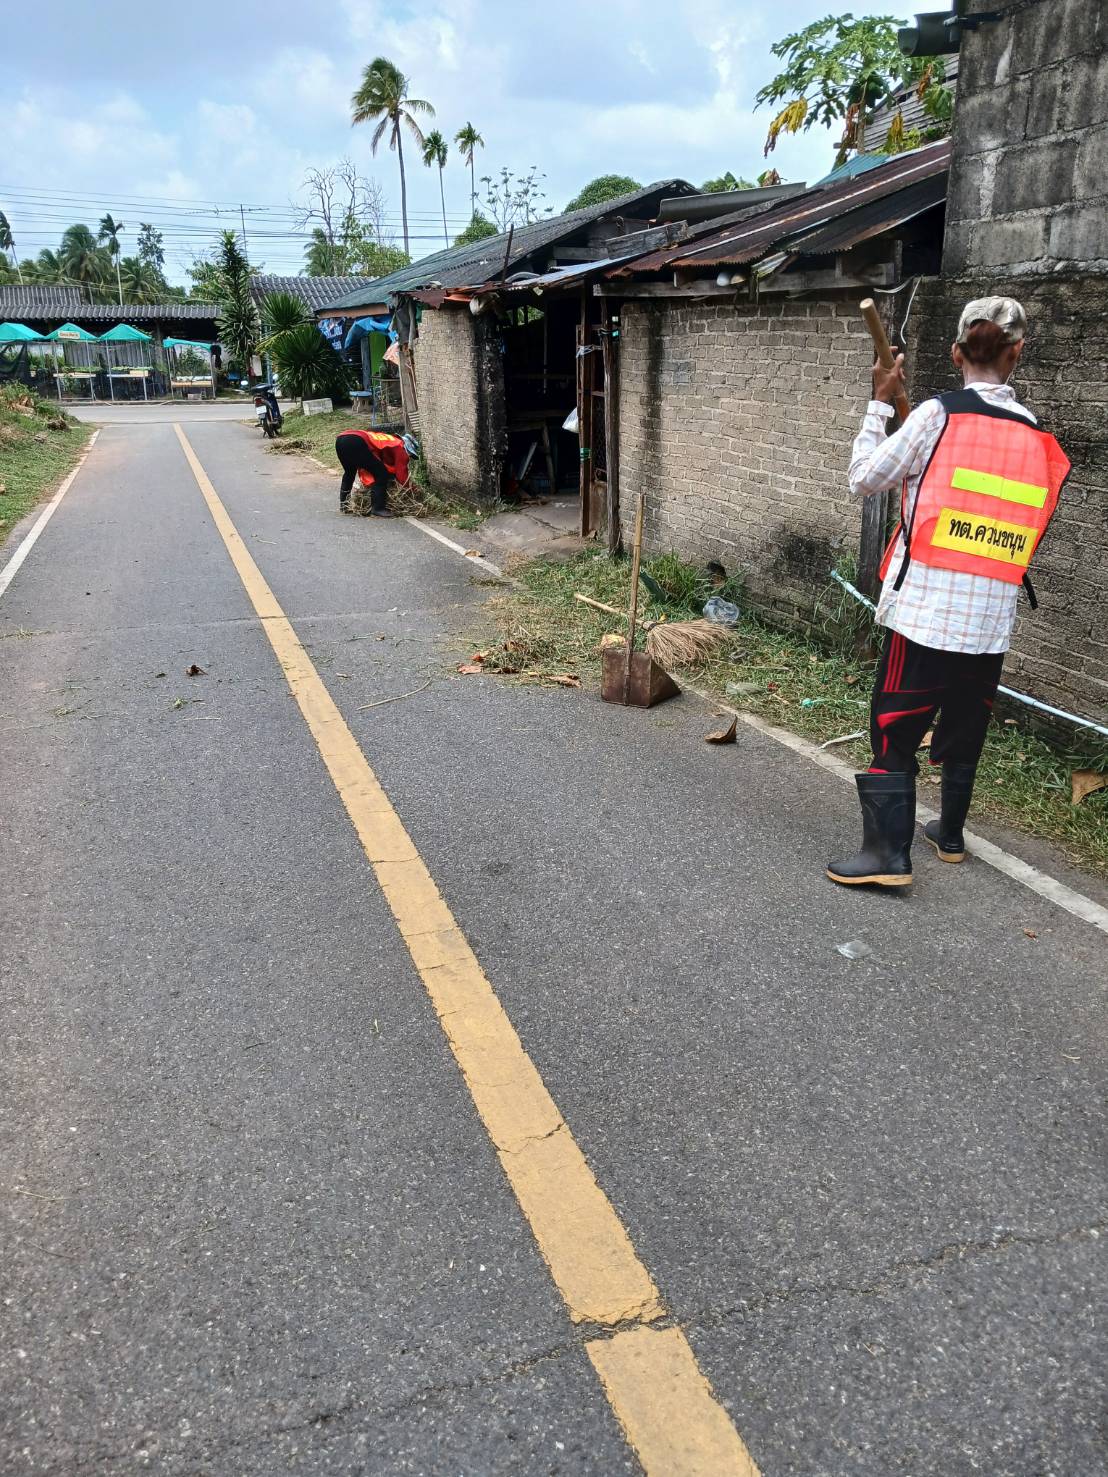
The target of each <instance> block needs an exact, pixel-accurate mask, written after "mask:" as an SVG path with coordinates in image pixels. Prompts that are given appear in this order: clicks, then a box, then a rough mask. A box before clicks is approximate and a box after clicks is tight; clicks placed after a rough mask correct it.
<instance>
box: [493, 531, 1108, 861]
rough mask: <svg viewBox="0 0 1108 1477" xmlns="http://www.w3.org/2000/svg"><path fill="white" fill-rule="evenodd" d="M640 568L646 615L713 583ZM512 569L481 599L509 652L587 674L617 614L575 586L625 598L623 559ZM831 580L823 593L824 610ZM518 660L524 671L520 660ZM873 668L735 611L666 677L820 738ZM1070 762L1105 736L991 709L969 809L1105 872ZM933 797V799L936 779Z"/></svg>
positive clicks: (1097, 802)
mask: <svg viewBox="0 0 1108 1477" xmlns="http://www.w3.org/2000/svg"><path fill="white" fill-rule="evenodd" d="M643 567H644V569H645V570H646V571H647V573H648V574H649V575H651V576H652V577H653V579H654V580H656V581H657V583H658V584H659V585H661V586H662V588H663V590H664V591H665V592H666V594H667V598H666V599H665V600H658V599H655V598H654V597H652V596H649V595H648V594H647V591H646V590H645V589H644V590H642V591H641V592H640V607H639V608H640V614H641V615H642V616H643V617H644V618H645V619H649V620H657V619H660V618H662V617H665V618H667V619H669V620H690V619H694V618H695V617H696V616H697V615H698V614H699V613H700V609H701V606H702V604H703V600H704V599H705V598H707V595H708V594H710V593H716V591H715V590H714V587H713V586H712V584H711V581H710V580H709V579H708V578H707V577H706V576H705V575H704V573H703V572H701V571H698V570H697V569H696V568H695V566H692V565H689V564H687V563H685V562H684V561H682V560H680V559H679V558H677V556H676V555H672V554H667V555H663V556H662V557H660V558H656V559H648V560H646V561H645V562H644V566H643ZM513 576H514V578H515V580H516V581H517V585H516V588H514V589H512V590H510V591H507V592H502V593H500V594H498V595H497V596H495V597H494V598H493V599H492V600H490V602H489V603H488V606H487V607H486V608H487V610H488V612H489V615H490V618H491V620H492V622H493V623H494V624H495V626H496V628H497V633H498V635H499V636H500V638H501V639H502V640H508V641H511V642H513V643H514V644H513V652H514V653H516V654H519V653H527V652H534V654H535V655H534V662H535V664H536V665H539V664H541V666H543V667H559V668H564V669H565V670H568V671H573V672H576V673H578V674H579V675H580V676H581V677H582V679H583V680H584V681H586V682H591V683H593V684H596V683H597V682H598V680H599V669H600V650H599V643H600V638H601V637H602V636H603V635H604V634H605V633H607V632H612V631H614V632H619V633H620V634H623V633H624V632H625V631H626V621H625V620H620V619H619V618H618V617H616V616H609V615H606V614H604V612H602V611H597V610H594V609H592V608H591V607H590V606H587V605H583V604H581V603H580V602H579V601H577V600H575V599H574V598H573V596H574V592H575V591H580V592H581V593H582V594H586V595H591V596H592V597H593V598H594V599H597V600H602V601H604V602H605V603H606V604H609V605H614V606H616V607H617V608H626V606H627V604H628V597H629V586H630V572H629V567H628V564H627V561H626V560H613V559H609V558H607V557H606V556H605V555H602V554H596V553H592V552H586V553H583V554H581V555H578V556H577V557H576V558H573V559H570V560H563V561H557V562H555V561H552V560H546V559H535V560H532V561H531V562H529V563H527V564H524V565H521V566H519V567H517V568H516V569H514V570H513ZM836 589H837V587H833V589H832V590H831V591H829V593H828V608H831V607H832V606H833V605H834V603H835V600H836V598H837V597H836V595H835V593H834V592H835V590H836ZM723 593H724V594H725V595H728V596H729V598H732V599H734V598H736V597H738V600H737V603H739V605H740V607H741V606H742V599H741V592H740V591H738V590H736V589H734V588H733V587H732V588H731V589H730V590H724V591H723ZM670 596H671V597H672V598H669V597H670ZM522 666H523V670H526V661H524V662H523V663H522ZM875 666H876V661H875V659H874V657H873V656H872V655H871V654H869V652H868V648H866V649H865V650H864V651H863V653H862V654H859V653H858V651H857V649H856V646H855V644H854V643H853V642H852V641H843V642H841V645H840V649H834V648H833V647H832V648H830V649H828V648H824V647H823V646H816V645H814V644H812V643H811V642H808V641H805V640H804V639H803V638H802V637H800V636H798V635H796V634H791V633H784V632H781V631H778V630H773V629H771V628H770V627H768V626H766V625H764V624H762V623H761V622H760V621H759V620H757V619H756V618H754V617H751V616H749V615H744V616H743V618H742V620H741V621H740V624H739V626H738V628H737V629H736V631H735V635H734V639H733V641H732V643H731V644H730V646H729V647H728V648H725V649H724V652H723V654H716V655H713V656H712V657H711V658H710V659H709V660H708V661H706V662H704V663H701V664H699V665H697V666H696V667H693V668H690V669H688V670H686V671H683V672H682V671H677V672H675V674H674V675H675V676H676V677H677V678H678V679H679V680H682V679H683V680H685V681H686V682H689V683H692V684H694V685H695V686H697V687H699V688H702V689H704V690H706V691H708V692H710V693H712V694H714V695H716V696H718V697H720V698H722V699H724V700H725V701H726V702H727V703H729V704H730V705H731V706H733V707H736V708H741V709H743V710H744V711H746V712H751V713H756V714H758V715H759V716H760V717H763V718H766V719H768V720H769V721H770V722H772V723H775V724H777V725H779V726H780V727H782V728H788V729H790V730H792V731H793V732H795V733H800V734H803V735H804V736H805V737H806V738H809V739H812V740H813V741H815V742H816V743H825V742H827V740H829V739H833V738H840V737H842V736H843V735H845V734H850V733H855V732H857V731H858V730H859V729H863V730H864V729H866V728H867V726H868V717H869V693H870V687H871V685H872V682H873V674H874V669H875ZM490 670H493V668H490ZM834 752H835V753H837V754H839V755H840V756H841V757H843V758H844V759H846V760H848V761H851V762H854V763H857V764H859V765H864V764H866V763H868V761H869V749H868V747H867V746H866V744H865V741H864V740H859V741H854V742H851V743H844V744H841V745H838V746H836V748H835V750H834ZM923 767H924V776H923V779H922V782H921V789H923V790H926V787H927V786H929V785H930V784H931V783H932V782H933V783H934V784H935V785H936V786H937V784H938V775H937V774H935V775H932V774H930V773H929V772H928V770H927V766H926V764H925V765H924V766H923ZM1078 769H1092V770H1095V771H1097V772H1098V773H1108V743H1098V742H1095V741H1094V742H1088V741H1087V740H1084V739H1083V738H1082V737H1080V736H1077V735H1075V737H1074V740H1073V744H1072V747H1069V748H1061V747H1058V746H1057V745H1055V744H1052V743H1050V742H1049V741H1048V740H1047V739H1045V738H1043V737H1040V736H1039V735H1038V734H1036V733H1033V732H1030V731H1028V730H1027V729H1026V728H1024V727H1023V726H1022V725H1021V724H1020V723H1018V722H1016V721H1014V720H1013V719H1012V718H1010V717H1006V718H1003V719H999V720H998V721H997V722H996V723H994V724H993V725H992V727H991V728H990V731H989V738H988V741H987V743H986V746H985V752H984V754H983V755H982V759H981V766H980V770H979V773H978V782H977V791H976V797H975V802H974V809H975V813H977V814H980V815H984V816H987V817H988V818H990V819H992V820H995V821H998V822H999V823H1001V824H1002V825H1005V826H1009V827H1011V828H1012V829H1013V830H1024V831H1027V832H1029V833H1030V834H1032V835H1034V836H1040V837H1043V838H1044V839H1046V840H1050V841H1054V842H1056V843H1058V844H1059V845H1060V846H1061V847H1062V849H1063V850H1064V851H1065V852H1066V854H1067V855H1068V856H1069V857H1070V858H1071V859H1072V860H1073V861H1075V862H1076V863H1078V864H1079V865H1082V866H1086V867H1088V868H1090V869H1091V870H1093V871H1095V872H1097V873H1098V874H1099V875H1101V876H1108V790H1102V791H1100V792H1098V793H1096V794H1093V795H1090V796H1089V797H1088V798H1087V799H1086V800H1084V801H1083V802H1082V803H1081V804H1080V805H1073V804H1072V803H1071V787H1070V775H1071V774H1072V773H1073V771H1074V770H1078ZM935 795H936V800H937V796H938V791H937V789H936V791H935Z"/></svg>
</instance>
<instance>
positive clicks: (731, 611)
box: [704, 595, 739, 626]
mask: <svg viewBox="0 0 1108 1477" xmlns="http://www.w3.org/2000/svg"><path fill="white" fill-rule="evenodd" d="M704 619H705V620H706V621H711V622H712V624H713V625H715V626H737V625H738V624H739V607H738V606H737V605H733V604H732V603H731V601H730V600H724V599H723V598H722V597H721V596H719V595H713V596H712V598H711V599H710V600H709V601H708V603H707V604H706V605H705V607H704Z"/></svg>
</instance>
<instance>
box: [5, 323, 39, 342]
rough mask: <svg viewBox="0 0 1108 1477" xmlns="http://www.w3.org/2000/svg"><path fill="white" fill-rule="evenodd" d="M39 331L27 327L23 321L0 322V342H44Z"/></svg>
mask: <svg viewBox="0 0 1108 1477" xmlns="http://www.w3.org/2000/svg"><path fill="white" fill-rule="evenodd" d="M44 342H45V339H44V337H43V335H42V334H41V333H36V332H35V330H34V329H33V328H28V327H27V325H26V324H25V323H0V344H32V343H40V344H41V343H44Z"/></svg>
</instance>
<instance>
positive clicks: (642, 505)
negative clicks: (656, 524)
mask: <svg viewBox="0 0 1108 1477" xmlns="http://www.w3.org/2000/svg"><path fill="white" fill-rule="evenodd" d="M645 516H646V493H645V492H640V493H639V506H638V508H637V509H636V510H635V544H634V548H633V549H632V551H631V613H630V615H629V616H628V617H627V666H626V669H625V670H626V676H627V688H628V689H629V687H630V682H631V658H632V656H633V655H634V653H635V622H636V620H637V619H638V614H639V565H640V564H641V563H642V525H643V519H644V518H645Z"/></svg>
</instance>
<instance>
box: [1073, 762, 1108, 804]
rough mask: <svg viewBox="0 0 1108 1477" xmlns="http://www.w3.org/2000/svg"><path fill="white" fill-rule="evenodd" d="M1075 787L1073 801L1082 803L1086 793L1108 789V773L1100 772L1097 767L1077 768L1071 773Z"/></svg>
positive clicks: (1090, 793)
mask: <svg viewBox="0 0 1108 1477" xmlns="http://www.w3.org/2000/svg"><path fill="white" fill-rule="evenodd" d="M1070 784H1071V786H1072V787H1073V803H1074V805H1080V804H1081V802H1082V800H1084V798H1085V796H1086V795H1092V794H1094V793H1095V792H1096V791H1097V790H1108V774H1098V773H1097V772H1096V770H1095V769H1075V770H1074V771H1073V773H1072V774H1071V775H1070Z"/></svg>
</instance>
